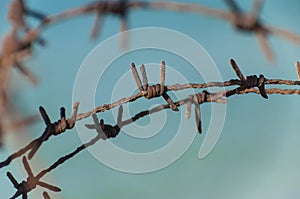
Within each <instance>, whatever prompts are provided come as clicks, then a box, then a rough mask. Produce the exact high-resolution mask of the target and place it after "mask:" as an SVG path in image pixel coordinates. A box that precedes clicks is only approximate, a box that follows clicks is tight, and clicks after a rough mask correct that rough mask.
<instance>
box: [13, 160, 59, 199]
mask: <svg viewBox="0 0 300 199" xmlns="http://www.w3.org/2000/svg"><path fill="white" fill-rule="evenodd" d="M22 162H23V166H24V169H25V171H26V172H27V175H28V177H27V179H26V180H23V181H22V182H21V183H18V182H17V180H16V179H15V177H14V176H13V175H12V174H11V173H10V172H7V177H8V179H9V180H10V181H11V182H12V184H13V186H14V188H16V189H17V191H16V193H15V194H14V195H13V196H12V197H11V199H14V198H17V197H19V196H20V195H22V197H23V198H27V197H28V196H27V193H29V192H30V191H32V190H33V189H35V188H36V187H37V186H41V187H44V188H46V189H49V190H51V191H54V192H60V191H61V189H60V188H59V187H57V186H53V185H50V184H48V183H45V182H42V181H40V178H41V177H39V176H34V175H33V173H32V170H31V168H30V165H29V163H28V161H27V159H26V157H25V156H23V159H22ZM43 195H44V194H43ZM47 195H48V194H47ZM44 197H45V196H44ZM48 198H49V195H48Z"/></svg>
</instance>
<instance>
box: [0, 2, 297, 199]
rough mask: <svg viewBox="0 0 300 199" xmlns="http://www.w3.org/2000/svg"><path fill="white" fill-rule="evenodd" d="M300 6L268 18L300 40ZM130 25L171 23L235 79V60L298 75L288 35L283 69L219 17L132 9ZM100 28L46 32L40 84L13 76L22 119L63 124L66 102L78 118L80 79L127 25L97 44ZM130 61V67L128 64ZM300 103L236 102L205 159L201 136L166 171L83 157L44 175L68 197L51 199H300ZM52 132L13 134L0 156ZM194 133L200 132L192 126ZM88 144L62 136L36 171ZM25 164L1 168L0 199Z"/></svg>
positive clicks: (1, 22) (277, 99)
mask: <svg viewBox="0 0 300 199" xmlns="http://www.w3.org/2000/svg"><path fill="white" fill-rule="evenodd" d="M87 2H89V1H84V0H74V1H64V2H62V1H58V0H55V1H41V0H40V1H38V0H28V5H30V6H31V7H32V8H37V9H40V10H42V11H45V12H46V13H56V12H59V11H62V10H64V9H66V8H70V7H75V6H80V5H82V4H84V3H87ZM189 2H192V1H189ZM194 2H198V1H194ZM200 3H202V4H204V5H207V6H212V7H217V8H224V9H225V8H226V6H225V5H224V3H223V2H222V1H221V0H217V1H208V0H201V1H200ZM239 3H240V4H242V7H243V8H245V9H247V8H249V7H250V5H251V1H241V0H240V1H239ZM7 5H8V1H7V0H2V1H1V5H0V34H1V35H3V34H4V33H5V32H6V31H8V30H9V27H8V24H7V22H6V21H5V14H6V8H7ZM299 8H300V2H299V1H298V0H290V1H284V0H276V1H270V0H269V1H266V2H265V6H264V9H263V12H262V18H263V19H264V20H265V21H266V22H270V24H272V25H277V26H282V27H285V28H287V29H290V30H293V31H294V32H297V33H299V34H300V26H299V19H300V12H299ZM129 22H130V27H131V28H137V27H148V26H156V27H164V28H170V29H173V30H177V31H180V32H182V33H184V34H186V35H188V36H190V37H192V38H193V39H195V40H196V41H198V42H199V43H200V44H201V45H203V47H204V48H205V49H206V50H207V51H208V53H209V54H210V55H211V57H212V58H213V60H214V61H215V63H216V64H217V66H218V67H219V70H220V72H221V74H222V75H223V78H224V79H226V80H227V79H230V78H236V77H235V76H234V73H233V72H232V70H231V68H230V67H229V64H228V62H229V59H230V58H235V59H237V61H238V62H239V63H240V65H241V66H242V70H243V72H244V73H245V74H260V73H263V74H265V76H266V77H270V78H285V79H296V78H297V75H296V73H295V67H294V63H295V61H296V60H297V59H299V55H300V47H299V46H297V45H294V44H291V43H289V42H287V41H285V40H282V39H281V38H277V37H270V43H271V46H272V49H273V50H274V52H275V54H276V57H277V62H276V64H274V65H272V66H271V65H270V64H269V63H268V62H267V61H266V59H265V58H264V56H263V55H262V52H261V51H260V48H259V46H258V45H257V40H256V38H255V37H253V35H247V34H241V33H239V32H236V30H234V29H233V28H232V27H231V26H230V25H229V24H228V23H226V22H223V21H222V20H219V19H214V18H211V17H206V16H202V15H196V14H186V13H175V12H168V11H143V10H138V11H133V12H131V13H130V15H129ZM92 23H93V18H92V17H91V16H83V17H78V18H76V19H73V20H71V21H65V22H62V23H59V24H55V25H54V26H51V27H49V28H47V29H46V31H44V33H43V37H44V38H46V40H47V43H48V45H47V47H46V48H41V47H36V54H35V57H34V58H33V59H31V60H29V61H28V62H27V65H28V66H30V69H32V71H34V72H35V73H36V74H37V75H38V77H39V79H40V80H41V83H40V84H39V85H38V86H37V87H32V86H31V85H30V84H29V83H27V82H26V81H24V79H23V77H21V76H19V74H17V73H16V74H15V75H14V79H13V80H14V81H15V82H16V83H15V84H19V86H18V89H19V90H17V94H15V95H14V100H15V103H16V104H18V106H19V107H21V109H20V110H21V112H22V113H23V114H26V113H27V114H30V113H33V112H36V111H37V110H38V106H39V105H43V106H45V107H46V109H47V111H48V113H49V115H50V117H51V118H53V120H56V119H57V118H58V109H59V107H60V106H66V107H67V111H68V113H69V112H70V108H69V107H71V104H72V88H73V83H74V79H75V75H76V72H77V70H78V68H79V66H80V64H81V62H82V61H83V59H84V58H85V57H86V55H87V54H88V53H89V52H90V51H91V50H92V49H93V48H94V47H95V46H96V45H97V44H98V43H99V42H101V41H102V40H104V39H106V38H108V37H109V36H111V35H113V34H115V33H117V32H118V31H119V21H118V19H117V18H116V17H107V18H106V19H105V22H104V26H103V28H102V31H101V37H100V38H99V39H97V41H90V40H89V39H88V34H89V32H90V29H91V24H92ZM160 59H162V58H161V56H159V55H156V56H153V58H152V59H150V58H149V57H147V60H146V61H149V62H158V61H160ZM163 59H166V60H167V58H163ZM142 60H143V59H142V58H141V57H139V58H138V59H136V60H128V61H127V62H129V63H130V62H132V61H136V62H139V63H140V62H142ZM127 62H126V63H125V61H124V65H125V64H127ZM169 62H172V60H170V61H169ZM182 63H183V62H182ZM178 65H180V63H178ZM116 72H117V71H116ZM191 78H193V77H191ZM299 99H300V98H299V96H275V95H272V96H270V99H269V100H268V101H266V100H264V99H262V98H261V97H260V96H258V95H247V96H235V97H232V98H230V100H229V103H228V106H227V117H226V123H225V126H224V130H223V132H222V136H221V138H220V140H219V142H218V144H217V145H216V147H215V148H214V150H213V151H212V153H211V154H210V155H209V156H208V157H207V158H206V159H204V160H199V159H198V149H199V147H200V146H201V143H202V141H203V135H201V136H197V138H196V139H195V141H194V143H193V145H192V146H191V148H190V149H189V150H188V151H187V152H186V153H185V154H184V156H183V157H181V158H180V159H179V160H178V161H176V162H175V163H174V164H172V165H171V166H169V167H167V168H165V169H163V170H160V171H157V172H153V173H148V174H139V175H133V174H126V173H121V172H117V171H115V170H112V169H110V168H107V167H105V166H103V165H102V164H101V163H99V162H98V161H96V160H95V159H94V158H93V157H92V156H91V155H90V154H89V153H88V152H87V151H84V152H82V153H81V154H79V155H78V156H77V157H76V158H74V159H72V160H70V161H68V162H67V163H65V164H64V165H63V166H61V167H59V168H57V169H56V170H55V171H53V172H52V173H51V174H50V175H47V176H46V177H45V178H44V179H45V180H46V181H49V182H53V183H54V184H56V185H59V186H60V187H61V188H62V189H63V192H61V193H59V194H55V193H52V192H49V193H50V195H51V196H52V198H72V199H75V198H123V199H126V198H146V199H147V198H173V199H175V198H178V199H179V198H211V199H217V198H228V199H229V198H230V199H250V198H251V199H252V198H262V199H268V198H270V199H271V198H272V199H283V198H284V199H287V198H288V199H296V198H299V196H300V191H299V187H300V169H299V164H300V158H299V149H300V135H299V126H298V123H299V122H298V118H299V113H300V108H299V106H298V105H299ZM100 102H101V103H102V101H99V104H98V105H100ZM104 102H105V101H103V103H104ZM205 107H206V109H207V110H204V112H203V113H202V114H203V118H204V121H203V123H204V124H203V128H204V131H205V129H206V128H207V125H206V124H208V122H209V106H208V105H207V106H205ZM82 111H87V110H80V112H82ZM205 113H207V114H205ZM88 121H91V120H88ZM145 121H147V118H146V119H145ZM43 128H44V126H43V123H42V122H40V123H38V124H37V125H35V126H33V127H32V129H30V131H28V132H19V135H18V136H17V135H14V136H8V138H7V144H6V146H5V148H4V149H3V150H2V151H1V153H0V158H1V160H3V159H4V158H6V157H7V155H8V154H10V153H11V152H12V151H15V150H16V149H18V148H19V147H21V146H23V145H25V144H26V143H28V141H29V140H31V139H32V138H35V137H37V136H39V135H40V133H41V132H42V130H43ZM168 130H169V129H166V130H165V131H166V132H169V131H168ZM194 130H195V128H194V126H191V127H190V129H186V131H194ZM162 133H163V132H162ZM17 137H19V139H16V138H17ZM117 139H118V138H117ZM120 139H121V138H120ZM157 142H159V140H157ZM80 144H81V142H80V139H79V137H78V135H77V133H76V131H69V132H68V133H66V134H64V135H61V136H60V137H59V138H58V137H53V138H52V139H50V140H49V141H48V142H47V143H46V144H45V145H43V147H42V148H41V149H40V151H39V152H38V154H37V156H36V157H35V159H34V160H33V161H31V163H32V164H34V166H33V168H34V173H37V172H39V171H40V170H41V169H44V168H46V167H48V166H49V165H50V164H51V163H52V162H54V161H55V160H56V159H57V158H58V157H60V156H61V155H64V154H66V153H68V152H70V151H72V150H73V149H75V147H77V146H78V145H80ZM157 145H159V144H157ZM19 165H21V161H20V159H19V160H17V161H14V162H13V164H12V165H11V166H9V167H6V168H4V169H1V170H0V198H8V197H10V196H12V195H13V193H14V191H15V190H14V188H13V187H12V185H11V184H10V182H9V181H8V179H7V178H6V171H8V170H10V171H12V172H13V173H14V174H15V176H16V177H17V178H18V180H21V179H24V178H25V177H26V176H25V175H24V170H23V169H22V167H20V166H19ZM42 190H43V189H41V188H39V189H37V190H35V191H33V192H32V193H30V194H29V196H30V197H31V198H40V197H41V195H40V192H41V191H42Z"/></svg>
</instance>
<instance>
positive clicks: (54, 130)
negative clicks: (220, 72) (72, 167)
mask: <svg viewBox="0 0 300 199" xmlns="http://www.w3.org/2000/svg"><path fill="white" fill-rule="evenodd" d="M230 64H231V66H232V68H233V70H234V71H235V73H236V75H237V76H238V78H239V79H231V80H229V81H225V82H209V83H203V84H185V85H179V84H177V85H176V86H174V85H173V86H164V89H163V90H164V92H167V91H172V90H173V91H176V90H182V89H188V88H202V89H203V88H208V87H227V86H237V87H236V88H234V89H228V90H222V91H219V92H216V93H210V92H209V91H207V90H202V92H200V93H196V94H193V95H189V96H188V97H187V98H185V99H182V100H179V101H177V102H173V101H172V102H173V105H174V106H175V107H176V108H177V109H178V108H179V107H181V106H183V105H185V104H186V113H185V115H186V118H187V119H189V118H190V115H191V107H192V105H194V107H195V119H196V128H197V130H198V132H199V133H200V134H201V133H202V124H201V112H200V106H201V104H203V103H211V102H214V103H227V98H228V97H231V96H233V95H240V94H247V93H255V94H259V95H261V96H262V97H263V98H265V99H268V95H269V94H281V95H291V94H298V95H299V94H300V90H299V89H280V88H271V89H265V85H267V84H273V85H290V86H293V85H300V81H293V80H281V79H266V78H265V77H264V76H263V75H259V76H256V75H250V76H245V75H243V73H242V72H241V70H240V68H239V66H238V65H237V63H236V62H235V61H234V60H233V59H231V60H230ZM164 65H165V62H164V61H163V62H161V74H165V67H164ZM133 66H134V64H131V70H132V71H133V76H134V78H135V79H139V76H138V73H137V71H136V69H133ZM134 68H135V67H134ZM296 71H297V75H298V77H299V76H300V63H299V62H297V63H296ZM141 72H142V73H143V75H142V76H143V83H144V84H143V85H144V87H143V86H142V85H141V84H140V83H141V82H137V86H138V87H140V88H141V89H140V90H139V93H138V94H136V95H134V96H131V97H129V98H123V99H130V100H119V101H117V102H115V103H112V104H106V105H103V106H100V107H97V108H95V109H94V110H92V111H89V112H87V113H81V114H77V112H78V106H79V103H78V102H76V103H74V105H73V111H72V116H71V117H70V118H69V119H66V116H65V109H64V108H61V109H60V120H58V121H57V122H54V123H52V122H51V120H50V118H49V116H48V115H47V113H46V111H45V109H44V108H43V107H40V113H41V116H42V118H43V120H44V122H45V124H46V128H45V131H44V132H43V134H42V135H41V137H39V138H37V139H35V140H33V141H32V142H30V143H29V144H28V145H26V146H25V147H24V148H22V149H21V150H19V151H18V152H16V153H14V154H12V155H10V156H9V157H8V158H7V159H6V160H5V161H3V162H1V163H0V168H2V167H4V166H7V165H9V163H10V162H11V161H12V160H13V159H15V158H17V157H20V156H22V155H24V154H25V153H26V152H27V151H29V150H31V151H30V152H29V155H28V157H29V159H31V158H32V157H33V155H34V154H35V153H36V151H37V150H38V148H39V147H40V146H41V144H42V143H43V142H45V141H47V140H48V139H49V138H50V137H51V136H52V135H59V134H61V133H63V132H65V131H66V130H69V129H72V128H73V127H74V126H75V124H76V121H78V120H82V119H84V118H87V117H89V116H91V115H92V117H93V121H94V124H86V125H85V126H86V127H87V128H88V129H95V130H96V132H97V135H96V136H95V137H94V138H92V139H91V140H90V141H88V142H87V143H84V144H82V145H80V146H79V147H77V148H76V149H75V150H74V151H73V152H71V153H69V154H67V155H64V156H62V157H60V158H59V159H58V160H57V161H56V162H54V163H53V164H52V165H51V166H50V167H48V168H47V169H44V170H42V171H41V172H39V173H38V174H37V175H36V176H35V177H34V176H33V174H32V172H31V170H30V167H29V164H28V162H27V159H26V157H25V156H24V157H23V164H24V168H25V170H26V171H27V173H28V176H29V177H28V178H27V180H26V181H22V182H21V183H17V181H16V180H15V178H14V177H13V175H12V174H11V173H10V172H8V173H7V176H8V178H9V179H10V181H11V182H12V183H13V185H14V187H15V188H16V189H17V192H16V193H15V195H14V196H13V197H12V198H16V197H18V196H19V195H23V197H25V196H24V195H26V197H27V193H28V192H30V191H31V190H33V189H35V188H36V186H37V185H40V186H42V187H45V188H48V189H50V190H52V191H60V189H59V188H58V187H56V186H52V185H48V184H46V183H43V182H41V181H40V179H41V178H42V177H43V176H45V175H46V174H47V173H50V172H51V171H52V170H54V169H55V168H57V167H58V166H59V165H62V164H63V163H64V162H66V161H67V160H69V159H71V158H73V157H74V156H76V155H77V154H78V153H80V152H81V151H83V150H84V149H86V148H88V147H90V146H92V145H94V144H96V143H97V142H98V141H99V140H101V139H102V140H106V139H110V138H115V137H116V136H117V135H118V134H119V132H120V130H121V128H122V127H124V126H126V125H129V124H131V123H134V122H135V121H137V120H138V119H141V118H143V117H145V116H147V115H150V114H153V113H156V112H159V111H161V110H164V109H172V106H170V104H169V101H167V100H166V101H167V102H168V103H167V104H164V105H159V106H157V107H155V108H152V109H150V110H145V111H141V112H139V113H137V114H136V115H134V116H133V117H131V118H129V119H127V120H122V114H123V107H122V104H125V103H129V102H133V101H135V100H136V99H138V98H140V97H147V96H148V95H149V94H148V92H151V91H149V90H148V89H146V90H145V89H144V88H146V87H145V86H146V85H147V84H148V82H147V81H146V77H147V76H146V70H145V67H144V65H141ZM160 77H161V84H159V85H160V86H162V85H164V79H165V77H164V75H161V76H160ZM148 87H151V86H149V85H148ZM172 88H173V89H172ZM160 89H161V87H160ZM160 89H159V90H160ZM162 94H163V93H160V95H157V96H156V97H158V96H161V95H162ZM147 99H148V98H147ZM149 99H151V98H149ZM117 106H118V107H119V111H118V117H117V124H116V125H115V126H112V125H109V124H105V123H104V120H103V119H101V120H98V117H97V115H96V113H99V112H104V111H106V110H110V109H112V108H114V107H117ZM79 116H81V117H79ZM43 196H44V198H49V195H48V193H43Z"/></svg>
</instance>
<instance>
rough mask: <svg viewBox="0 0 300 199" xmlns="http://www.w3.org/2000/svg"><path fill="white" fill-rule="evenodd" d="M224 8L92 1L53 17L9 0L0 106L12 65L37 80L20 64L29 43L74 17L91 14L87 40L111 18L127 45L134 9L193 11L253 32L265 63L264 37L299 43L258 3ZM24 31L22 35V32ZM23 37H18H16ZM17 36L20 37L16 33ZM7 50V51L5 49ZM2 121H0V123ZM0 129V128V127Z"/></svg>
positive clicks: (267, 52) (230, 4)
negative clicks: (268, 19) (264, 18)
mask: <svg viewBox="0 0 300 199" xmlns="http://www.w3.org/2000/svg"><path fill="white" fill-rule="evenodd" d="M224 2H225V3H226V5H228V7H229V9H230V10H229V11H227V10H220V9H215V8H209V7H205V6H202V5H200V4H195V3H179V2H172V1H169V2H148V1H128V0H118V1H96V2H94V3H89V4H86V5H83V6H80V7H77V8H72V9H68V10H65V11H63V12H61V13H58V14H54V15H46V14H44V13H42V12H40V11H36V10H33V9H30V8H29V7H28V6H27V5H26V3H25V0H12V1H11V3H10V4H9V8H8V14H7V20H8V22H9V23H10V25H11V27H12V28H11V31H10V32H9V33H8V34H7V35H6V36H4V37H3V41H2V47H1V49H2V52H1V55H0V66H1V67H0V95H1V96H0V101H1V102H0V103H1V104H4V106H5V102H6V98H5V96H6V95H5V85H6V81H7V79H8V74H9V70H10V68H11V67H10V66H14V68H16V69H17V70H19V71H20V72H21V73H22V74H23V75H24V76H25V77H27V78H28V79H29V80H30V81H31V82H32V83H33V84H37V83H38V80H37V77H36V76H35V75H34V74H33V73H32V72H31V71H30V70H28V69H27V67H25V66H24V65H23V63H22V62H23V61H24V60H25V59H26V58H28V57H30V56H32V50H33V43H34V42H37V43H39V44H40V45H45V40H44V39H42V38H41V32H42V30H44V29H45V28H46V27H48V26H49V25H51V24H53V23H56V22H59V21H62V20H66V19H69V18H73V17H76V16H80V15H84V14H94V15H95V22H94V25H93V27H92V31H91V34H90V36H91V38H95V37H97V35H98V32H99V29H101V21H102V18H103V16H105V15H109V14H111V15H115V16H117V17H119V18H120V20H121V32H122V37H121V46H122V47H126V46H127V44H126V43H127V40H128V38H127V33H126V31H125V30H127V29H128V14H129V12H131V11H132V10H134V9H150V10H170V11H177V12H193V13H198V14H203V15H207V16H212V17H217V18H220V19H223V20H226V21H229V22H230V23H231V24H232V25H233V26H234V27H235V28H236V29H237V30H239V31H242V32H252V33H255V34H256V36H257V38H258V41H259V42H260V45H261V47H262V50H263V52H264V54H265V55H266V57H267V58H268V60H271V61H272V60H274V55H273V53H272V50H271V48H270V46H269V44H268V41H267V36H268V35H271V34H274V35H277V36H281V37H283V38H285V39H288V40H290V41H292V42H293V43H300V36H299V35H297V34H295V33H293V32H291V31H288V30H285V29H282V28H278V27H274V26H270V25H266V24H263V23H262V22H261V21H260V19H259V14H260V11H261V9H262V4H263V1H262V0H254V1H253V6H252V9H251V11H250V12H249V13H245V12H243V11H242V10H241V8H240V7H239V6H238V5H237V3H236V2H235V1H234V0H224ZM26 17H33V18H35V19H37V20H39V21H40V23H39V25H38V26H36V27H34V28H31V27H29V25H28V23H27V19H26ZM22 31H24V33H23V32H22ZM17 33H19V35H23V36H22V37H19V36H17ZM20 33H21V34H20ZM7 49H8V50H7ZM158 87H160V89H163V88H164V87H162V86H158V85H157V86H154V85H153V86H150V87H149V88H148V89H149V92H148V93H149V96H151V95H150V93H151V90H152V91H153V92H152V93H153V94H156V93H161V90H160V91H159V92H156V91H158ZM162 96H163V97H164V98H166V99H167V100H168V103H169V104H170V106H172V107H173V108H172V110H176V107H174V105H172V100H171V98H170V97H168V95H167V93H166V92H164V94H162ZM0 112H1V113H0V114H1V115H5V114H4V113H3V111H2V110H0ZM2 120H3V118H2V119H1V118H0V123H3V122H2ZM1 126H2V128H1ZM1 129H3V125H2V124H0V135H1V134H2V133H1V132H2V131H3V130H1Z"/></svg>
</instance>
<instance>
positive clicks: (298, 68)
mask: <svg viewBox="0 0 300 199" xmlns="http://www.w3.org/2000/svg"><path fill="white" fill-rule="evenodd" d="M296 71H297V74H298V80H300V62H299V61H297V62H296Z"/></svg>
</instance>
